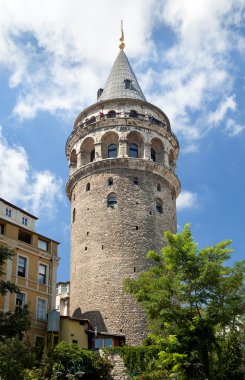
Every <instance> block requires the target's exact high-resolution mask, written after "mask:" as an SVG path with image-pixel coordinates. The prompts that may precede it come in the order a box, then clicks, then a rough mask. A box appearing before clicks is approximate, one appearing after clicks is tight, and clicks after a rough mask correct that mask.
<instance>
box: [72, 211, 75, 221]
mask: <svg viewBox="0 0 245 380" xmlns="http://www.w3.org/2000/svg"><path fill="white" fill-rule="evenodd" d="M75 219H76V209H75V208H74V209H73V212H72V222H73V223H74V222H75Z"/></svg>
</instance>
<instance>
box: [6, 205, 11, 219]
mask: <svg viewBox="0 0 245 380" xmlns="http://www.w3.org/2000/svg"><path fill="white" fill-rule="evenodd" d="M5 214H6V216H8V217H9V218H11V217H12V210H11V209H10V208H7V207H6V211H5Z"/></svg>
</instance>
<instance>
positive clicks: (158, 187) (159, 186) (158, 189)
mask: <svg viewBox="0 0 245 380" xmlns="http://www.w3.org/2000/svg"><path fill="white" fill-rule="evenodd" d="M157 191H161V185H160V183H158V184H157Z"/></svg>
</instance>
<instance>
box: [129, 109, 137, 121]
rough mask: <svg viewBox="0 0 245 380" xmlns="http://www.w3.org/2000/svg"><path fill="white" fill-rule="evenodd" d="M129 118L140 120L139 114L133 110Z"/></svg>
mask: <svg viewBox="0 0 245 380" xmlns="http://www.w3.org/2000/svg"><path fill="white" fill-rule="evenodd" d="M129 117H132V118H134V119H137V118H138V112H136V111H134V110H131V111H130V112H129Z"/></svg>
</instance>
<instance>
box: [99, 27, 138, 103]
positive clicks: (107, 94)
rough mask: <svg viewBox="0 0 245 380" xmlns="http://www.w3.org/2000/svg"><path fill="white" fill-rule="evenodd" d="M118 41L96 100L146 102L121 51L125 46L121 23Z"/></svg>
mask: <svg viewBox="0 0 245 380" xmlns="http://www.w3.org/2000/svg"><path fill="white" fill-rule="evenodd" d="M120 41H121V43H120V45H119V48H120V51H119V53H118V56H117V58H116V61H115V63H114V65H113V67H112V69H111V72H110V75H109V77H108V79H107V81H106V84H105V88H104V90H103V92H102V94H101V95H100V97H99V98H98V100H99V101H100V100H108V99H117V98H130V99H140V100H144V101H146V98H145V96H144V94H143V92H142V90H141V88H140V85H139V83H138V81H137V79H136V76H135V74H134V72H133V70H132V68H131V66H130V63H129V61H128V58H127V56H126V54H125V53H124V50H123V49H124V47H125V44H124V33H123V23H122V21H121V38H120Z"/></svg>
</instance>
